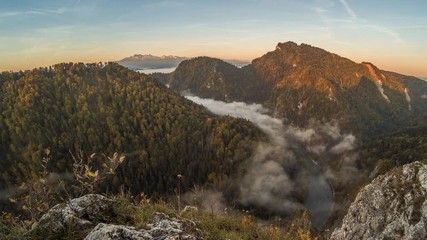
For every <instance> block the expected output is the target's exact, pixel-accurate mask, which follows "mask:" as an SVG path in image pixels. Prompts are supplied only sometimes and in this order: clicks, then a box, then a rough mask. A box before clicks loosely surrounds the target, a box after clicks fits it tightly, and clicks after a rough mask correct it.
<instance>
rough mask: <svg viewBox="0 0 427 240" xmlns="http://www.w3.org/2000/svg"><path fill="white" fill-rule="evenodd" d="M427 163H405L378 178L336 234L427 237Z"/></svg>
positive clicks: (360, 196)
mask: <svg viewBox="0 0 427 240" xmlns="http://www.w3.org/2000/svg"><path fill="white" fill-rule="evenodd" d="M426 194H427V165H424V164H422V163H419V162H415V163H411V164H407V165H404V166H403V167H400V168H397V169H394V170H392V171H390V172H388V173H386V174H384V175H381V176H379V177H377V178H376V179H374V180H373V181H372V182H371V183H370V184H368V185H367V186H365V187H364V188H363V189H362V190H361V191H360V192H359V193H358V194H357V196H356V199H355V200H354V202H353V203H352V204H351V206H350V208H349V210H348V213H347V215H346V216H345V217H344V219H343V222H342V226H341V227H340V228H338V229H336V230H335V231H334V232H333V233H332V235H331V239H333V240H343V239H372V240H373V239H407V240H408V239H427V201H426Z"/></svg>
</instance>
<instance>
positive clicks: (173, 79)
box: [163, 42, 427, 137]
mask: <svg viewBox="0 0 427 240" xmlns="http://www.w3.org/2000/svg"><path fill="white" fill-rule="evenodd" d="M163 82H164V83H167V84H168V85H169V86H170V87H171V89H173V90H176V91H179V92H182V91H186V92H192V93H194V94H196V95H198V96H200V97H205V98H214V99H216V100H223V101H244V102H256V103H261V104H264V105H265V106H266V107H268V108H269V109H270V111H271V114H272V115H274V116H277V117H279V118H283V119H285V122H287V123H289V124H295V125H298V126H305V125H306V124H307V123H308V122H309V120H310V119H315V120H320V121H325V122H327V121H336V120H337V121H340V122H343V125H346V126H351V127H349V128H348V129H347V130H348V131H354V132H356V133H360V134H359V136H363V135H371V136H377V135H381V134H384V133H386V132H389V131H395V130H397V129H400V128H401V127H402V126H403V125H405V124H406V122H408V121H412V120H413V119H415V118H416V117H417V116H419V115H421V114H424V113H426V112H427V101H426V100H425V98H427V96H424V95H425V92H427V84H426V83H425V81H423V80H420V79H418V78H415V77H410V76H405V75H402V74H398V73H393V72H388V71H383V70H380V69H379V68H377V67H376V66H375V65H373V64H372V63H368V62H362V63H356V62H354V61H352V60H350V59H347V58H344V57H341V56H338V55H337V54H334V53H330V52H328V51H326V50H323V49H321V48H317V47H313V46H310V45H308V44H300V45H298V44H296V43H294V42H285V43H279V44H277V46H276V48H275V49H274V50H273V51H271V52H268V53H266V54H264V55H263V56H261V57H259V58H256V59H254V60H253V61H252V63H251V64H249V65H246V66H244V67H242V68H233V67H232V66H230V65H227V63H221V64H218V59H214V58H207V57H204V58H193V59H189V60H185V61H183V62H182V63H181V64H180V65H179V66H178V67H177V68H176V69H175V71H174V72H172V73H170V74H169V75H167V77H163ZM213 86H215V87H213ZM424 90H425V92H424V93H423V91H424ZM372 120H374V121H372ZM367 125H370V126H367ZM371 136H370V137H371Z"/></svg>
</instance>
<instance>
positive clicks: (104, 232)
mask: <svg viewBox="0 0 427 240" xmlns="http://www.w3.org/2000/svg"><path fill="white" fill-rule="evenodd" d="M151 222H152V223H151V224H148V226H147V227H148V230H145V229H141V230H136V229H135V228H134V227H129V226H122V225H114V224H104V223H100V224H98V225H97V226H96V227H95V228H94V229H93V230H92V231H91V232H90V233H89V234H88V235H87V236H86V238H85V240H96V239H104V240H122V239H123V240H124V239H126V240H151V239H156V240H157V239H158V240H160V239H168V240H173V239H180V240H198V239H202V238H200V237H197V236H194V235H190V234H186V233H184V231H183V230H184V228H187V229H188V228H189V227H192V228H193V229H194V230H195V231H197V229H196V228H195V224H194V223H193V222H191V221H188V220H187V221H181V220H178V219H176V218H172V217H169V216H167V215H165V214H163V213H156V215H155V216H154V218H153V219H152V221H151Z"/></svg>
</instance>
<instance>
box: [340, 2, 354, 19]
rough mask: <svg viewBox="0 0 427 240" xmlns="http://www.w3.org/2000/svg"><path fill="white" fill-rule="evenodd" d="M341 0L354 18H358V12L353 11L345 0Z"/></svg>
mask: <svg viewBox="0 0 427 240" xmlns="http://www.w3.org/2000/svg"><path fill="white" fill-rule="evenodd" d="M339 1H340V3H341V4H342V5H343V6H344V8H345V10H346V12H347V13H348V15H350V17H351V18H352V19H358V17H357V15H356V13H355V12H354V11H353V9H351V8H350V6H349V5H348V3H347V2H346V1H345V0H339Z"/></svg>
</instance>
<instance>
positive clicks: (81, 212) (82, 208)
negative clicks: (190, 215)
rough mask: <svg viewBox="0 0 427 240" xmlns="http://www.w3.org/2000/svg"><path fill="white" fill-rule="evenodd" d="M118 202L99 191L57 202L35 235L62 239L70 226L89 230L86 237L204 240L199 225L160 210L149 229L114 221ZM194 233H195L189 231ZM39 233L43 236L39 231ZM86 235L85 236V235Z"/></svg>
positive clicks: (124, 239) (45, 216) (74, 229)
mask: <svg viewBox="0 0 427 240" xmlns="http://www.w3.org/2000/svg"><path fill="white" fill-rule="evenodd" d="M115 219H116V216H115V213H114V201H113V200H111V199H108V198H106V197H104V196H101V195H98V194H88V195H85V196H83V197H80V198H75V199H72V200H70V201H69V202H68V203H61V204H57V205H55V206H54V207H53V208H52V209H50V210H49V211H48V212H47V213H46V214H44V215H43V216H42V218H41V219H40V221H39V224H38V226H37V228H36V229H35V231H36V232H35V234H36V235H37V233H43V232H47V233H49V235H52V236H54V237H58V238H60V237H61V236H62V235H64V234H66V232H67V229H72V230H73V231H78V232H83V233H84V232H89V233H88V234H87V235H86V237H85V238H84V239H85V240H95V239H103V240H122V239H123V240H162V239H168V240H173V239H182V240H198V239H202V238H201V237H199V236H200V230H198V229H197V228H196V224H195V223H194V222H192V221H189V220H180V219H177V218H173V217H170V216H168V215H166V214H163V213H156V214H155V215H154V217H153V218H152V219H151V221H150V224H147V229H136V228H135V227H133V226H123V225H118V224H116V223H114V220H115ZM189 233H191V234H189ZM38 236H43V234H41V235H40V234H39V235H38ZM83 237H84V235H83V236H82V238H83Z"/></svg>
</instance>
